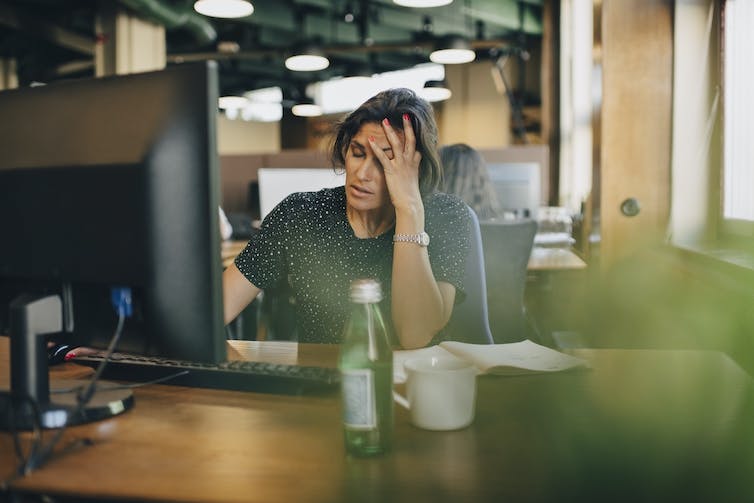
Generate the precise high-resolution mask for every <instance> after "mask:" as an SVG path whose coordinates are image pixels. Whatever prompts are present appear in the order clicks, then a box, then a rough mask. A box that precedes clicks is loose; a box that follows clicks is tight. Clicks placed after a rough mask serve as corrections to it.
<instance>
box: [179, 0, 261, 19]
mask: <svg viewBox="0 0 754 503" xmlns="http://www.w3.org/2000/svg"><path fill="white" fill-rule="evenodd" d="M194 10H195V11H196V12H198V13H199V14H203V15H205V16H210V17H220V18H237V17H246V16H249V15H251V13H252V12H254V6H253V5H252V4H251V2H248V1H246V0H197V1H196V2H194Z"/></svg>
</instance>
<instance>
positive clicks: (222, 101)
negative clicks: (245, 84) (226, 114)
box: [217, 96, 249, 110]
mask: <svg viewBox="0 0 754 503" xmlns="http://www.w3.org/2000/svg"><path fill="white" fill-rule="evenodd" d="M248 103H249V100H247V99H246V98H244V97H243V96H220V98H219V99H218V100H217V105H218V106H219V107H220V108H222V109H223V110H237V109H239V108H243V107H245V106H246V105H248Z"/></svg>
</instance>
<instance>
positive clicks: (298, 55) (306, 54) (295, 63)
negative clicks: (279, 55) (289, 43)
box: [285, 45, 330, 72]
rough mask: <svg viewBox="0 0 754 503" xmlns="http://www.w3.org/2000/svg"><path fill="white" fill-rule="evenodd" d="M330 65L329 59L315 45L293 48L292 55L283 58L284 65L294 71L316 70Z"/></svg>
mask: <svg viewBox="0 0 754 503" xmlns="http://www.w3.org/2000/svg"><path fill="white" fill-rule="evenodd" d="M328 66H330V60H328V59H327V58H326V57H325V54H324V53H323V52H322V50H321V49H320V48H319V47H317V46H315V45H304V46H302V47H298V48H297V49H294V53H293V55H292V56H290V57H288V58H287V59H286V60H285V67H286V68H287V69H289V70H292V71H294V72H316V71H319V70H324V69H325V68H327V67H328Z"/></svg>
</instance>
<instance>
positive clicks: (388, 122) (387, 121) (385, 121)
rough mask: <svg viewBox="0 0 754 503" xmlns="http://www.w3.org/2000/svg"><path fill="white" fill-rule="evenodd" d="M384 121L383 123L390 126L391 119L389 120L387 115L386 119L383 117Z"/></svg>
mask: <svg viewBox="0 0 754 503" xmlns="http://www.w3.org/2000/svg"><path fill="white" fill-rule="evenodd" d="M382 123H383V124H384V125H386V126H389V125H390V121H389V120H387V117H385V118H384V119H382Z"/></svg>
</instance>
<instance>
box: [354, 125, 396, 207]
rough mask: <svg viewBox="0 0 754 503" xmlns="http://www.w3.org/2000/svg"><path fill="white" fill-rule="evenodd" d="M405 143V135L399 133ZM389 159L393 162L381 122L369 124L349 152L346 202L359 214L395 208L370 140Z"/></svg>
mask: <svg viewBox="0 0 754 503" xmlns="http://www.w3.org/2000/svg"><path fill="white" fill-rule="evenodd" d="M396 133H398V136H399V137H400V138H401V142H402V141H403V132H402V131H396ZM370 136H371V137H373V138H374V142H375V144H376V145H377V146H378V147H379V148H381V149H382V151H383V152H385V154H386V155H387V157H388V158H389V159H392V158H393V148H392V147H391V146H390V142H388V140H387V137H386V136H385V131H383V129H382V126H381V125H380V124H379V123H377V122H368V123H365V124H364V125H362V126H361V129H359V131H358V132H357V133H356V134H355V135H354V137H353V138H351V143H350V145H349V146H348V150H347V152H346V200H347V201H348V206H350V207H351V208H353V209H355V210H357V211H369V210H377V209H384V208H387V207H389V206H391V204H392V203H391V202H390V193H389V192H388V190H387V184H386V183H385V173H384V171H383V168H382V164H381V163H380V161H379V160H378V159H377V158H376V157H375V155H374V152H372V148H371V147H370V146H369V137H370Z"/></svg>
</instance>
